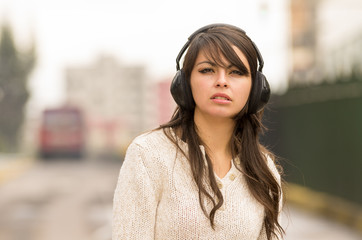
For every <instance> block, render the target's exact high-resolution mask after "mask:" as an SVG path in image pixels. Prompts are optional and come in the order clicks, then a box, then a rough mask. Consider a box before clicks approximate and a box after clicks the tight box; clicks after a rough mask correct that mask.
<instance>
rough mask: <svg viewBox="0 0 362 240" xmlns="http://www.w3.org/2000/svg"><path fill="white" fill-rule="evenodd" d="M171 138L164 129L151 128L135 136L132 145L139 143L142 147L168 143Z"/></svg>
mask: <svg viewBox="0 0 362 240" xmlns="http://www.w3.org/2000/svg"><path fill="white" fill-rule="evenodd" d="M168 143H169V140H168V138H167V136H166V135H165V133H164V131H163V129H156V130H151V131H148V132H145V133H142V134H141V135H139V136H137V137H135V138H134V139H133V141H132V142H131V145H138V146H140V147H141V148H145V147H154V146H163V145H167V144H168Z"/></svg>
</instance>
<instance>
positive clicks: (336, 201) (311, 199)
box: [286, 183, 362, 234]
mask: <svg viewBox="0 0 362 240" xmlns="http://www.w3.org/2000/svg"><path fill="white" fill-rule="evenodd" d="M286 199H287V202H288V203H291V204H294V205H296V206H298V207H301V208H303V209H305V210H307V211H312V212H315V213H317V214H320V215H322V216H325V217H328V218H330V219H332V220H334V221H336V222H339V223H342V224H345V225H347V226H349V227H352V228H353V229H356V230H357V231H358V232H360V233H361V234H362V206H361V205H358V204H355V203H352V202H349V201H347V200H344V199H342V198H339V197H336V196H332V195H330V194H327V193H323V192H317V191H314V190H312V189H309V188H307V187H303V186H300V185H297V184H294V183H287V184H286Z"/></svg>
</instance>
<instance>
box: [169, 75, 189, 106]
mask: <svg viewBox="0 0 362 240" xmlns="http://www.w3.org/2000/svg"><path fill="white" fill-rule="evenodd" d="M170 90H171V95H172V97H173V99H174V100H175V102H176V103H177V105H179V107H180V108H183V109H186V110H192V109H194V107H195V102H194V99H193V97H192V92H191V87H190V86H189V84H188V82H187V80H186V79H185V73H184V71H183V70H182V69H181V70H178V71H177V72H176V74H175V76H174V77H173V79H172V82H171V87H170Z"/></svg>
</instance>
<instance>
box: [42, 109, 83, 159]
mask: <svg viewBox="0 0 362 240" xmlns="http://www.w3.org/2000/svg"><path fill="white" fill-rule="evenodd" d="M39 138H40V139H39V155H40V157H42V158H50V157H60V156H61V157H64V156H65V157H78V158H80V157H82V155H83V148H84V119H83V115H82V112H81V111H80V109H78V108H76V107H60V108H52V109H46V110H44V111H43V113H42V123H41V127H40V136H39Z"/></svg>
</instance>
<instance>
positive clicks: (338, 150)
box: [262, 81, 362, 205]
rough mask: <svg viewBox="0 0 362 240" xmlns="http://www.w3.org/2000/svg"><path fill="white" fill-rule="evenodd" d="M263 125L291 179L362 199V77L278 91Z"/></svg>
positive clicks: (269, 143)
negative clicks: (281, 93)
mask: <svg viewBox="0 0 362 240" xmlns="http://www.w3.org/2000/svg"><path fill="white" fill-rule="evenodd" d="M264 124H265V125H266V126H267V127H268V128H269V131H268V132H267V134H266V135H265V136H263V138H262V142H264V143H265V144H266V145H267V146H269V148H270V149H271V150H272V151H274V152H275V153H276V154H277V155H278V156H279V157H281V163H282V165H283V166H284V170H285V177H286V180H287V181H290V182H294V183H297V184H300V185H303V186H306V187H309V188H312V189H314V190H317V191H321V192H326V193H329V194H332V195H334V196H338V197H341V198H343V199H346V200H349V201H351V202H355V203H357V204H359V205H361V204H362V186H361V184H362V82H359V81H354V82H340V83H336V84H324V85H322V86H315V87H309V88H299V89H292V90H289V91H288V92H287V93H286V94H284V95H282V96H273V97H272V99H271V104H270V107H269V109H268V110H267V111H266V112H265V121H264Z"/></svg>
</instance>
